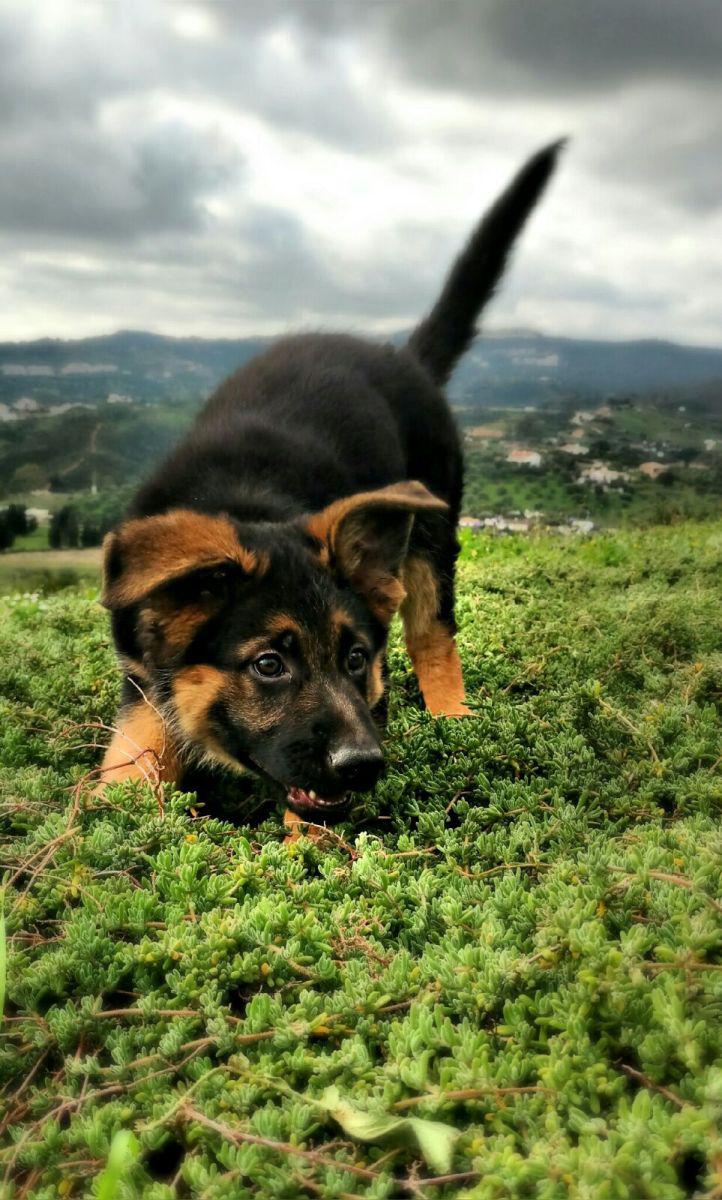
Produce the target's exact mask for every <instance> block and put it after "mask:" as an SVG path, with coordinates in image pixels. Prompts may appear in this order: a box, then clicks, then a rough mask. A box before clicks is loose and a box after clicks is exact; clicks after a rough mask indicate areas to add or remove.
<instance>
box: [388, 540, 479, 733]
mask: <svg viewBox="0 0 722 1200" xmlns="http://www.w3.org/2000/svg"><path fill="white" fill-rule="evenodd" d="M404 587H405V589H406V598H405V600H404V602H403V604H402V605H401V616H402V618H403V622H404V634H405V637H406V648H407V650H408V652H409V656H410V658H411V662H412V663H413V666H414V672H415V674H416V678H417V679H418V681H419V687H420V688H421V694H422V696H423V697H424V703H425V704H426V707H427V709H428V711H429V712H430V713H433V715H434V716H436V717H467V716H471V709H469V708H468V707H467V705H466V703H465V701H466V694H465V692H464V679H463V676H462V673H461V660H460V658H459V651H458V650H457V648H456V642H455V641H454V635H453V633H452V631H451V629H449V627H448V625H445V624H444V622H443V621H441V620H440V619H439V616H438V611H439V599H438V597H439V587H438V583H437V581H436V576H435V574H434V569H433V567H432V565H431V563H430V562H429V561H428V559H426V558H422V557H421V556H412V557H410V558H409V559H408V560H407V562H406V565H405V567H404Z"/></svg>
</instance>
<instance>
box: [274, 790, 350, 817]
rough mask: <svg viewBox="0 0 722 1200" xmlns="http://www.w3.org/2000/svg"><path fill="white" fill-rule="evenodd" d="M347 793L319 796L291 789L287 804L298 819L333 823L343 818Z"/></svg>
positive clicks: (310, 792)
mask: <svg viewBox="0 0 722 1200" xmlns="http://www.w3.org/2000/svg"><path fill="white" fill-rule="evenodd" d="M349 798H350V797H349V794H348V792H342V793H341V794H340V796H319V795H317V793H316V792H314V791H308V792H307V791H306V790H305V789H304V788H299V787H292V788H289V791H288V804H289V806H290V807H291V808H292V809H293V811H294V812H296V813H298V815H299V817H308V818H309V820H311V821H329V820H330V821H333V820H338V818H339V817H341V816H343V814H344V813H345V812H346V809H347V808H348V804H349Z"/></svg>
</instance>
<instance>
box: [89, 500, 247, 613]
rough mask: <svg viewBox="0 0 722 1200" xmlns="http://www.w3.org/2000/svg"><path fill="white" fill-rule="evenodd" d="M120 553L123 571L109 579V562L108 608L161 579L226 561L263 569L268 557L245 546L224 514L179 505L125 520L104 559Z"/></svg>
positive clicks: (105, 595)
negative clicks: (212, 515)
mask: <svg viewBox="0 0 722 1200" xmlns="http://www.w3.org/2000/svg"><path fill="white" fill-rule="evenodd" d="M111 553H113V554H114V555H115V554H119V555H120V556H121V559H122V564H123V571H122V574H121V575H120V577H119V578H118V579H116V580H113V581H110V580H109V579H108V577H107V567H106V571H105V575H104V582H103V603H104V604H105V605H106V607H108V608H117V607H121V606H123V605H126V604H134V603H135V602H136V601H137V600H141V599H142V598H143V597H144V596H147V595H148V593H149V592H151V591H152V590H153V589H154V588H156V587H158V585H159V584H161V583H167V582H170V581H171V580H172V579H176V578H178V577H179V576H181V575H184V574H185V573H186V572H187V571H191V570H195V569H197V568H199V567H211V566H214V565H216V564H217V565H219V566H220V565H222V564H223V563H237V564H238V565H239V566H240V567H242V569H243V570H244V571H247V572H249V573H255V574H257V575H259V574H263V573H264V571H265V570H267V568H268V562H267V560H265V556H263V555H257V554H255V553H253V552H252V551H251V550H248V549H246V547H245V546H241V545H240V543H239V541H238V538H237V537H236V531H235V529H234V527H233V525H232V524H231V522H230V521H229V520H227V519H226V518H225V517H209V516H206V515H205V514H203V513H196V512H191V511H190V510H188V509H174V510H173V511H172V512H168V513H162V514H161V515H160V516H156V517H141V518H140V519H138V520H133V521H126V522H125V524H124V525H121V527H120V529H119V530H118V531H117V532H116V533H109V534H108V536H107V537H106V539H105V542H104V559H105V563H106V564H107V562H108V558H109V555H110V554H111Z"/></svg>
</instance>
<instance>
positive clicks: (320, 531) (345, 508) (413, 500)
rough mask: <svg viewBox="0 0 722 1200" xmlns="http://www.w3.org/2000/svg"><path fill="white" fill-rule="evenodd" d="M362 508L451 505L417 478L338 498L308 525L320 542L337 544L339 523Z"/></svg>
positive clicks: (412, 507)
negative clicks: (335, 541) (418, 481)
mask: <svg viewBox="0 0 722 1200" xmlns="http://www.w3.org/2000/svg"><path fill="white" fill-rule="evenodd" d="M359 508H403V509H407V510H408V511H410V512H411V511H418V510H420V509H436V510H437V511H443V510H444V509H446V508H448V505H447V504H445V503H444V501H443V500H440V499H439V498H438V496H434V495H432V493H431V492H430V491H429V490H428V488H426V487H424V485H423V483H417V482H416V481H415V480H414V481H411V482H409V483H392V484H390V485H389V487H385V488H378V489H377V490H376V491H372V492H357V493H356V495H354V496H344V497H343V498H342V499H341V500H334V502H333V504H329V505H328V507H327V508H324V509H322V510H321V512H319V513H314V514H313V516H311V517H309V519H308V520H307V521H306V528H307V530H308V532H309V533H311V534H313V536H314V537H316V538H318V539H319V541H321V542H330V543H331V545H333V540H334V534H335V532H336V530H337V529H338V526H339V525H340V524H341V522H342V521H344V520H345V518H346V517H348V516H349V515H350V514H351V513H352V512H354V511H355V510H356V509H359Z"/></svg>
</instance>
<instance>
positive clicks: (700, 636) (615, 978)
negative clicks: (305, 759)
mask: <svg viewBox="0 0 722 1200" xmlns="http://www.w3.org/2000/svg"><path fill="white" fill-rule="evenodd" d="M721 567H722V523H721V522H719V521H717V522H709V523H698V524H695V523H687V524H678V525H672V526H668V527H662V528H653V529H648V530H644V531H640V530H636V531H630V532H619V533H617V534H614V535H596V536H593V537H591V538H588V539H580V540H573V541H569V542H567V541H564V542H562V541H560V539H559V538H558V537H557V538H554V537H550V536H541V535H540V536H538V537H529V538H522V537H516V536H515V537H509V538H504V539H492V538H488V537H486V536H468V537H465V538H464V554H463V559H462V564H461V587H460V599H459V606H458V608H459V619H460V646H461V652H462V657H463V659H464V663H465V670H466V676H467V680H468V684H469V691H470V696H471V703H472V706H473V708H474V710H475V716H474V717H472V718H469V719H467V720H463V721H457V722H448V721H445V720H438V721H434V720H433V719H431V718H430V717H429V716H428V715H426V714H425V713H424V712H422V711H421V710H420V708H419V706H418V699H417V694H416V689H415V685H414V683H413V679H412V677H411V675H410V672H409V665H408V661H407V659H406V657H405V655H404V654H403V652H402V650H401V648H400V645H399V643H398V641H396V640H395V641H394V645H393V650H392V654H391V706H390V708H391V713H390V725H389V732H388V737H387V741H386V754H387V761H388V769H387V773H386V775H385V777H384V778H383V780H382V781H381V783H380V784H379V786H378V787H377V789H376V792H375V793H374V795H373V796H372V797H370V798H365V799H363V800H360V801H359V803H358V805H357V807H356V809H355V811H354V812H353V814H352V819H351V820H349V821H348V822H347V823H346V824H344V825H343V826H339V827H337V828H336V829H334V830H332V831H328V832H326V833H325V834H322V835H321V837H320V840H313V841H312V840H307V839H302V840H300V841H299V842H296V843H294V844H290V845H286V844H284V842H283V833H284V831H283V827H282V824H281V810H282V807H283V806H282V804H281V803H279V801H280V799H281V798H280V797H278V796H277V795H276V794H275V793H274V792H273V789H272V788H270V786H268V785H265V784H260V783H257V782H254V781H253V780H251V779H249V778H247V779H246V780H242V781H240V782H238V783H236V784H234V785H233V787H232V788H231V793H232V795H233V798H234V800H235V806H234V809H233V812H234V814H235V818H236V819H235V823H232V822H230V821H229V820H225V819H223V818H224V812H225V814H226V815H229V814H230V812H231V810H230V809H225V810H224V809H222V808H221V810H220V812H219V811H216V812H215V815H213V816H210V815H207V814H208V812H209V808H208V805H210V804H211V802H212V799H213V798H212V797H207V798H206V800H207V804H206V806H204V805H203V804H202V803H200V802H198V801H197V799H196V798H195V797H193V796H184V795H181V794H175V795H166V796H165V798H164V801H163V802H162V803H161V802H160V800H159V798H158V797H156V796H153V795H151V794H150V792H148V791H145V790H143V789H142V788H133V787H132V786H130V785H124V786H116V787H115V788H113V789H111V790H109V791H108V792H107V793H106V795H105V796H104V797H103V798H98V797H95V796H94V795H93V792H92V783H93V778H92V768H93V766H94V764H96V763H97V758H98V751H97V749H96V748H95V743H97V742H98V741H102V740H103V739H104V738H105V737H106V736H107V735H106V734H105V732H104V731H103V730H102V729H100V728H99V723H108V722H110V721H112V718H113V710H114V703H115V697H116V692H117V684H116V679H115V675H114V672H113V667H112V654H111V650H110V645H109V637H108V629H107V624H106V616H105V614H104V613H103V611H102V610H101V609H100V607H99V605H98V603H97V592H96V591H95V590H94V589H89V590H82V589H78V588H76V589H73V590H69V591H66V592H60V593H57V594H55V595H52V596H38V597H35V598H33V597H30V598H28V597H21V596H14V597H13V596H11V597H5V598H4V599H0V696H1V697H2V699H0V764H1V769H0V788H1V789H2V800H3V815H2V825H3V849H2V860H3V870H4V872H5V888H6V896H5V911H6V920H7V928H8V939H7V949H8V987H7V999H6V1003H5V1021H4V1029H3V1032H4V1038H3V1039H2V1041H1V1042H0V1087H2V1104H0V1131H1V1132H0V1179H2V1178H3V1177H4V1181H5V1182H4V1185H0V1193H1V1194H3V1195H7V1196H8V1197H9V1198H12V1200H21V1198H23V1200H24V1198H26V1197H28V1198H38V1200H51V1198H52V1200H56V1197H67V1196H70V1197H80V1196H95V1197H96V1200H97V1198H99V1197H101V1196H103V1197H113V1200H134V1198H138V1200H139V1198H141V1197H142V1198H143V1200H182V1198H185V1197H192V1198H193V1200H201V1198H203V1200H235V1198H237V1197H245V1196H249V1197H251V1196H253V1197H260V1198H261V1200H266V1198H268V1200H271V1198H285V1200H295V1198H297V1197H324V1198H326V1200H339V1198H341V1197H349V1198H353V1197H361V1196H363V1197H365V1198H368V1200H371V1198H373V1200H381V1198H382V1197H395V1196H415V1197H430V1198H432V1200H441V1198H444V1200H446V1198H448V1197H452V1196H453V1197H457V1196H460V1197H467V1198H469V1200H471V1198H473V1200H502V1198H515V1200H525V1198H530V1197H539V1198H540V1200H567V1198H571V1200H598V1198H599V1200H637V1198H642V1197H644V1198H647V1200H682V1198H685V1197H697V1198H698V1200H701V1198H703V1197H704V1198H706V1200H714V1198H715V1197H719V1196H720V1195H722V885H721V882H720V861H721V855H722V829H721V827H720V816H721V815H722V787H721V785H720V762H721V756H722V739H721V738H720V722H719V708H720V702H721V700H722V631H721V630H720V621H719V614H720V604H721V600H722V597H721V595H720V593H721V592H722V570H721V569H720V568H721ZM222 795H223V790H222V789H221V790H220V791H219V795H218V796H217V797H216V801H215V802H216V805H218V803H219V799H220V797H222ZM225 795H226V797H228V790H227V789H226V792H225ZM123 1131H126V1132H127V1131H132V1134H133V1137H132V1138H126V1140H125V1141H124V1140H122V1139H123V1138H124V1137H125V1133H124V1132H123ZM114 1138H115V1141H114V1140H113V1139H114ZM111 1143H112V1144H113V1163H112V1164H111V1166H110V1167H109V1168H107V1167H106V1164H107V1162H108V1156H109V1152H110V1148H111ZM101 1172H105V1174H104V1176H103V1177H102V1178H101ZM3 1187H4V1191H3Z"/></svg>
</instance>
